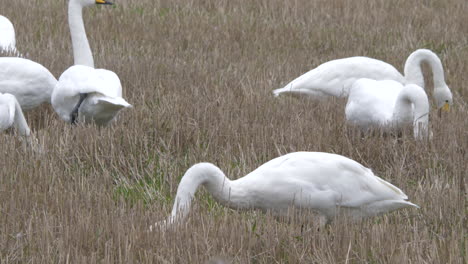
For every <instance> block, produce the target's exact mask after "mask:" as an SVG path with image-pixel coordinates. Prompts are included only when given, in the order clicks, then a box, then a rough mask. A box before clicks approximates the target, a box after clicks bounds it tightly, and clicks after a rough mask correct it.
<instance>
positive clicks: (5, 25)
mask: <svg viewBox="0 0 468 264" xmlns="http://www.w3.org/2000/svg"><path fill="white" fill-rule="evenodd" d="M0 50H4V51H12V52H16V37H15V28H14V27H13V24H12V23H11V21H10V20H9V19H8V18H6V17H4V16H1V15H0Z"/></svg>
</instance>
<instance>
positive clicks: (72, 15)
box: [52, 0, 131, 125]
mask: <svg viewBox="0 0 468 264" xmlns="http://www.w3.org/2000/svg"><path fill="white" fill-rule="evenodd" d="M93 4H104V5H110V4H112V3H110V2H108V1H105V0H70V1H69V3H68V24H69V27H70V33H71V38H72V45H73V57H74V64H75V65H74V66H72V67H70V68H68V69H67V70H66V71H65V72H64V73H63V74H62V75H61V76H60V78H59V81H58V84H57V86H56V87H55V89H54V92H53V93H52V106H53V107H54V109H55V111H56V112H57V113H58V115H59V116H60V117H61V118H62V119H63V120H65V121H67V122H70V123H72V124H74V123H76V122H77V121H78V120H82V121H85V122H95V123H96V124H98V125H106V124H107V123H108V122H110V121H111V120H112V119H113V118H114V117H115V116H116V115H117V113H118V112H119V111H120V110H121V109H122V108H125V107H130V106H131V105H130V104H129V103H127V102H126V101H125V100H124V99H123V98H122V85H121V83H120V79H119V77H118V76H117V75H116V74H115V73H113V72H111V71H108V70H104V69H95V68H94V60H93V55H92V53H91V48H90V46H89V43H88V39H87V37H86V32H85V28H84V23H83V16H82V13H83V7H86V6H89V5H93Z"/></svg>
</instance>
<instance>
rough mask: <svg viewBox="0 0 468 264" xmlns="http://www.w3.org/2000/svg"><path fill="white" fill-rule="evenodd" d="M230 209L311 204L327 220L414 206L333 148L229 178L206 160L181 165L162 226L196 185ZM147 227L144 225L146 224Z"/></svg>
mask: <svg viewBox="0 0 468 264" xmlns="http://www.w3.org/2000/svg"><path fill="white" fill-rule="evenodd" d="M200 185H203V186H205V187H206V189H207V190H208V192H210V193H211V194H212V195H213V196H214V198H215V199H216V200H217V201H218V202H220V203H222V204H224V205H226V206H228V207H231V208H234V209H261V210H263V211H265V210H272V211H273V212H275V213H279V214H284V213H287V210H288V208H289V207H291V206H293V207H296V208H304V209H312V210H314V211H316V212H318V213H319V214H320V215H321V217H323V218H324V219H323V220H326V222H329V221H331V220H332V219H333V218H334V217H335V216H336V215H337V214H338V213H339V211H340V210H341V211H342V212H343V211H345V212H347V213H348V215H350V216H351V217H352V218H353V219H360V218H365V217H370V216H374V215H378V214H381V213H385V212H388V211H393V210H396V209H400V208H404V207H416V208H419V207H418V206H417V205H416V204H413V203H411V202H409V201H406V200H407V199H408V197H407V196H406V195H405V194H404V193H403V192H402V191H401V190H400V189H399V188H397V187H395V186H394V185H392V184H390V183H389V182H386V181H384V180H382V179H381V178H379V177H377V176H375V175H374V174H373V173H372V171H371V170H370V169H368V168H366V167H364V166H362V165H361V164H359V163H357V162H356V161H354V160H352V159H349V158H346V157H344V156H341V155H337V154H330V153H322V152H294V153H289V154H286V155H284V156H280V157H277V158H275V159H273V160H270V161H268V162H267V163H265V164H263V165H262V166H260V167H259V168H257V169H256V170H254V171H252V172H251V173H249V174H247V175H246V176H245V177H242V178H239V179H237V180H233V181H231V180H229V179H228V178H226V176H225V175H224V173H223V172H222V171H221V170H220V169H219V168H218V167H216V166H215V165H213V164H211V163H198V164H195V165H194V166H192V167H191V168H190V169H188V170H187V172H186V173H185V175H184V176H183V177H182V180H181V181H180V184H179V187H178V189H177V195H176V198H175V202H174V206H173V209H172V213H171V215H170V216H169V218H168V220H167V221H163V222H162V223H159V224H158V223H157V224H156V226H159V227H163V226H167V225H171V224H173V223H175V222H177V221H180V220H183V219H184V218H185V217H186V216H187V214H188V212H189V210H190V204H191V201H192V199H193V197H194V195H195V192H196V190H197V188H198V187H199V186H200ZM152 228H153V227H150V229H151V230H152Z"/></svg>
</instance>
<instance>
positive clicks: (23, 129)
mask: <svg viewBox="0 0 468 264" xmlns="http://www.w3.org/2000/svg"><path fill="white" fill-rule="evenodd" d="M12 126H14V127H15V128H16V130H17V131H18V134H20V135H22V136H29V135H30V134H31V130H30V129H29V126H28V123H27V122H26V119H25V118H24V115H23V111H22V110H21V106H20V104H19V103H18V101H17V100H16V98H15V96H14V95H12V94H8V93H5V94H1V93H0V131H4V130H6V129H8V128H10V127H12Z"/></svg>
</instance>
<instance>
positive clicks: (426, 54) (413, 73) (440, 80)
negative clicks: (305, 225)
mask: <svg viewBox="0 0 468 264" xmlns="http://www.w3.org/2000/svg"><path fill="white" fill-rule="evenodd" d="M423 62H425V63H427V64H429V66H430V68H431V70H432V76H433V79H434V90H437V89H441V88H443V87H445V86H446V84H445V76H444V69H443V67H442V62H441V61H440V59H439V57H437V55H436V54H434V53H433V52H432V51H430V50H427V49H419V50H416V51H415V52H413V53H411V55H410V56H409V57H408V59H407V60H406V63H405V78H406V80H407V83H408V84H410V83H412V84H416V85H419V86H420V87H423V88H424V87H425V86H424V76H423V72H422V68H421V64H422V63H423Z"/></svg>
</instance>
